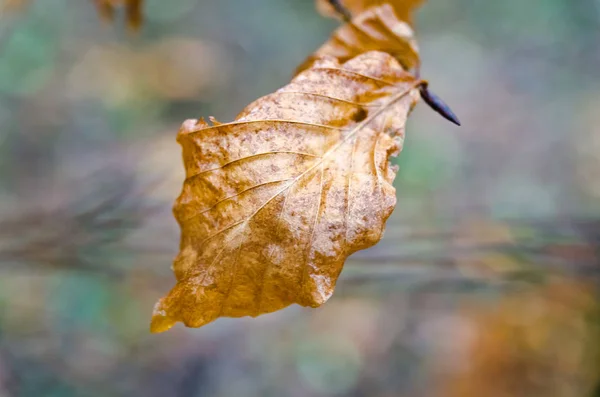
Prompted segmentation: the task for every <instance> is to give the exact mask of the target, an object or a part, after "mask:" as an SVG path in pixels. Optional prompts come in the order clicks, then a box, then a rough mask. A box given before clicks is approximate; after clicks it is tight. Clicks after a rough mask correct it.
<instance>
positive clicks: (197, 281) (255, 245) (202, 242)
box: [151, 52, 419, 332]
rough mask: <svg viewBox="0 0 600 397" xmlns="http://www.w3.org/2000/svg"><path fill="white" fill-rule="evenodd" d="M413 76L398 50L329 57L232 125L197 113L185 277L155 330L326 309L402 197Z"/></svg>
mask: <svg viewBox="0 0 600 397" xmlns="http://www.w3.org/2000/svg"><path fill="white" fill-rule="evenodd" d="M418 84H419V82H418V81H416V79H415V78H414V77H413V76H412V75H410V74H409V73H407V72H406V71H405V70H404V69H403V68H402V67H401V66H400V64H399V63H398V62H397V61H396V60H395V59H394V58H393V57H391V56H390V55H389V54H386V53H383V52H369V53H365V54H362V55H360V56H358V57H356V58H354V59H352V60H350V61H348V62H346V63H344V64H340V63H339V62H338V60H337V59H334V58H325V59H321V60H319V61H318V62H316V63H315V64H314V65H313V66H312V67H311V68H310V69H308V70H306V71H305V72H303V73H302V74H300V75H298V76H296V77H295V78H294V79H293V80H292V82H291V83H290V84H288V85H287V86H285V87H284V88H282V89H280V90H278V91H276V92H275V93H273V94H270V95H267V96H266V97H263V98H261V99H258V100H257V101H255V102H254V103H252V104H250V105H249V106H248V107H246V109H244V110H243V111H242V113H240V114H239V115H238V117H237V118H236V120H235V121H234V122H232V123H226V124H221V123H218V122H217V121H216V120H214V119H213V120H212V122H213V125H212V126H211V125H209V123H207V122H205V121H204V120H200V121H196V120H188V121H186V122H184V123H183V125H182V128H181V130H180V132H179V135H178V141H179V143H180V144H181V146H182V148H183V159H184V164H185V168H186V176H187V179H186V181H185V183H184V186H183V191H182V193H181V195H180V196H179V198H178V199H177V201H176V203H175V207H174V213H175V217H176V218H177V220H178V222H179V224H180V226H181V230H182V235H181V246H180V249H181V250H180V253H179V255H178V256H177V258H176V259H175V262H174V265H173V270H174V272H175V276H176V278H177V284H176V286H175V287H174V288H173V289H172V290H171V292H170V293H169V294H168V295H167V296H166V297H164V298H162V299H161V300H160V301H159V302H158V303H157V304H156V306H155V309H154V314H153V318H152V326H151V329H152V331H153V332H162V331H165V330H167V329H169V328H170V327H172V326H173V325H174V324H175V323H176V322H177V321H182V322H183V323H184V324H185V325H187V326H189V327H200V326H202V325H204V324H206V323H209V322H211V321H213V320H215V319H216V318H218V317H222V316H227V317H241V316H258V315H260V314H263V313H269V312H273V311H276V310H279V309H282V308H284V307H286V306H288V305H290V304H292V303H298V304H300V305H303V306H311V307H317V306H319V305H321V304H323V303H324V302H325V301H327V299H329V297H330V296H331V294H332V293H333V290H334V287H335V283H336V280H337V277H338V275H339V273H340V272H341V270H342V266H343V264H344V261H345V260H346V258H347V257H348V256H349V255H350V254H352V253H353V252H355V251H357V250H361V249H364V248H367V247H370V246H372V245H374V244H376V243H377V242H378V241H379V240H380V239H381V236H382V232H383V229H384V224H385V221H386V220H387V218H388V217H389V215H390V214H391V212H392V210H393V208H394V206H395V204H396V195H395V189H394V187H393V186H392V180H393V179H394V177H395V173H396V168H395V167H392V166H391V165H390V164H389V161H388V159H389V157H390V156H392V155H395V154H396V153H397V152H398V151H399V150H400V148H401V146H402V142H403V138H404V125H405V122H406V118H407V116H408V113H409V111H410V110H411V109H412V107H413V106H414V105H415V103H416V101H417V99H418V97H419V92H418Z"/></svg>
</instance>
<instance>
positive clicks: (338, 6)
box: [328, 0, 352, 22]
mask: <svg viewBox="0 0 600 397" xmlns="http://www.w3.org/2000/svg"><path fill="white" fill-rule="evenodd" d="M328 1H329V4H331V6H332V7H333V9H334V10H335V12H337V13H338V14H340V16H341V17H342V19H343V20H344V22H350V20H352V14H350V11H348V9H347V8H346V7H344V5H343V4H342V3H341V1H340V0H328Z"/></svg>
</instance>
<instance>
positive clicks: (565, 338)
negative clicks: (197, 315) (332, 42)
mask: <svg viewBox="0 0 600 397" xmlns="http://www.w3.org/2000/svg"><path fill="white" fill-rule="evenodd" d="M1 1H2V0H0V2H1ZM91 3H92V2H91V1H90V2H88V1H73V0H31V1H30V2H29V3H28V4H24V6H23V8H22V9H21V10H20V11H19V12H10V13H9V12H8V11H0V397H13V396H27V397H29V396H32V397H38V396H57V397H64V396H99V397H100V396H102V397H104V396H138V395H140V396H141V395H144V396H165V395H168V396H182V397H183V396H185V397H188V396H189V397H192V396H193V397H196V396H225V397H232V396H261V397H262V396H286V397H287V396H291V397H294V396H303V397H304V396H311V397H312V396H314V397H321V396H357V397H358V396H368V397H379V396H381V397H389V396H394V397H396V396H411V397H415V396H424V397H430V396H438V395H439V396H470V395H473V396H482V395H483V396H511V397H512V396H542V395H543V396H551V397H552V396H561V397H562V396H565V397H567V396H568V397H571V396H573V397H579V396H593V395H594V394H593V393H594V390H599V389H598V387H599V386H598V384H599V383H598V382H599V381H600V379H599V378H600V377H599V376H598V374H599V373H600V353H599V350H598V349H599V346H598V339H599V338H598V337H597V336H598V335H600V329H599V320H598V318H599V316H600V314H599V311H600V308H599V307H598V288H597V286H598V281H599V271H600V270H599V269H600V261H599V258H600V112H598V108H599V107H600V46H599V43H600V1H598V0H578V1H573V0H527V1H523V0H503V1H478V0H455V1H445V0H430V1H429V2H428V3H427V4H425V5H424V6H423V8H422V9H421V10H420V11H419V13H418V14H417V18H416V30H417V37H418V39H419V46H420V49H421V54H422V58H423V70H422V74H423V77H424V78H426V79H428V80H429V81H430V84H431V87H432V89H433V90H434V91H435V92H436V93H437V94H439V95H440V96H441V97H443V98H444V100H445V101H446V102H448V103H449V104H450V105H451V106H452V108H453V110H454V111H455V112H456V113H457V114H458V115H459V117H460V118H461V121H462V124H463V126H462V127H460V128H459V127H455V126H453V125H451V124H449V123H447V122H445V121H444V120H443V119H442V118H441V117H439V116H438V115H436V114H435V113H434V112H432V111H431V110H430V109H429V108H427V107H426V106H425V105H424V104H420V105H418V106H417V108H416V110H415V111H414V113H413V114H412V115H411V117H410V119H409V123H408V126H407V134H406V135H407V138H406V142H405V145H404V149H403V151H402V153H401V155H400V156H399V157H398V158H397V160H394V161H397V163H398V165H399V173H398V177H397V178H396V181H395V185H396V187H397V195H398V206H397V208H396V210H395V212H394V215H393V216H392V218H391V219H390V221H389V222H388V226H387V230H386V234H385V237H384V239H383V240H382V241H381V243H380V244H378V245H377V246H376V247H374V248H372V249H369V250H367V251H363V252H360V253H358V254H357V255H354V256H353V257H352V258H351V259H350V260H349V261H348V264H347V266H346V270H345V271H344V274H343V277H342V280H341V281H340V283H339V286H338V289H337V291H336V294H335V295H334V296H333V298H332V299H331V301H330V302H328V303H327V304H326V305H324V307H322V308H319V309H304V308H299V307H290V308H288V309H286V310H284V311H281V312H278V313H274V314H270V315H266V316H262V317H259V318H256V319H247V318H244V319H235V320H231V319H220V320H218V321H216V322H215V323H213V324H210V325H208V326H206V327H203V328H201V329H199V330H189V329H184V328H183V327H176V328H175V329H173V330H172V331H169V332H168V333H166V334H161V335H150V334H149V333H148V322H149V318H150V314H151V311H152V306H153V304H154V302H155V301H156V299H158V298H159V297H160V296H162V295H163V294H164V293H165V292H166V291H167V290H168V288H170V286H171V284H172V282H173V277H172V275H171V270H170V268H169V266H170V264H171V262H172V259H173V257H174V255H175V253H176V251H177V248H178V239H179V232H178V228H177V225H176V224H175V221H174V219H173V218H172V216H171V213H170V207H171V205H172V202H173V200H174V199H175V197H176V196H177V195H178V194H179V191H180V189H181V183H182V181H183V169H182V164H181V160H180V151H179V147H178V145H177V144H176V142H175V135H176V133H177V130H178V128H179V125H180V124H181V122H182V121H184V120H185V119H188V118H197V117H200V116H204V117H207V116H210V115H213V116H215V117H216V118H217V119H219V120H221V121H227V120H231V119H233V118H234V117H235V115H236V114H237V113H238V112H239V111H240V110H241V109H243V108H244V106H245V105H247V104H248V103H250V102H251V101H253V100H254V99H256V98H257V97H260V96H262V95H265V94H267V93H270V92H272V91H274V90H276V89H277V88H279V87H281V86H282V85H284V84H286V83H287V82H288V81H289V80H290V78H291V76H292V73H293V71H294V69H295V68H296V66H297V65H298V64H300V63H301V62H302V61H303V60H304V59H305V58H306V57H307V56H308V55H309V54H310V53H311V52H312V51H314V50H315V49H316V48H317V47H319V46H320V45H321V43H322V42H324V41H325V40H326V39H327V38H328V37H329V35H330V33H331V32H332V30H333V29H335V27H336V26H337V22H336V21H333V20H328V19H325V18H323V17H321V16H319V15H318V14H317V13H316V11H315V8H314V3H313V1H312V0H261V1H258V0H219V1H208V0H171V1H163V0H147V1H146V4H145V6H144V13H145V19H146V20H145V23H144V25H143V27H142V29H141V31H140V32H139V33H138V34H136V35H133V34H130V33H129V32H128V31H127V30H126V28H125V27H124V25H125V24H124V23H123V21H117V22H116V23H115V24H114V25H108V24H105V23H103V22H102V21H100V20H99V18H98V16H97V15H96V10H95V8H94V6H93V4H91ZM0 10H2V8H0ZM515 301H516V302H517V304H515ZM519 302H523V304H522V305H520V304H519ZM599 392H600V391H595V393H599ZM596 395H598V394H596Z"/></svg>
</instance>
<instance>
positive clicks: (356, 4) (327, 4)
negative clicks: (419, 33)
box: [316, 0, 424, 23]
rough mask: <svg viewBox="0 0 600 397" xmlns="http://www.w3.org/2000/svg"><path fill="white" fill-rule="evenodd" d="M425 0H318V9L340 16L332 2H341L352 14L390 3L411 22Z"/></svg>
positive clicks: (398, 13) (330, 14)
mask: <svg viewBox="0 0 600 397" xmlns="http://www.w3.org/2000/svg"><path fill="white" fill-rule="evenodd" d="M423 1H424V0H333V1H332V0H316V3H317V9H318V10H319V12H321V14H323V15H325V16H329V17H337V18H340V17H341V15H340V13H339V12H338V11H337V10H336V9H335V7H334V6H333V4H332V2H337V3H339V5H340V6H342V7H343V8H345V9H346V10H347V11H348V12H349V13H350V15H352V16H356V15H358V14H360V13H361V12H363V11H365V10H366V9H367V8H369V7H372V6H376V5H382V4H389V5H390V6H391V7H392V8H393V9H394V11H395V13H396V14H397V15H398V17H399V18H400V20H402V21H406V22H408V23H411V21H412V13H413V11H414V10H415V9H416V8H417V7H419V6H420V5H421V4H422V3H423Z"/></svg>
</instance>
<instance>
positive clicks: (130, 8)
mask: <svg viewBox="0 0 600 397" xmlns="http://www.w3.org/2000/svg"><path fill="white" fill-rule="evenodd" d="M94 1H95V2H96V7H97V8H98V13H99V14H100V16H102V17H103V18H104V19H106V20H108V21H112V20H113V18H114V14H115V8H116V7H125V18H126V20H127V25H128V26H129V27H130V28H131V29H134V30H137V29H139V28H140V26H141V25H142V5H143V4H142V3H143V0H94Z"/></svg>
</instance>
